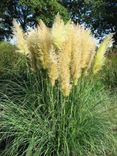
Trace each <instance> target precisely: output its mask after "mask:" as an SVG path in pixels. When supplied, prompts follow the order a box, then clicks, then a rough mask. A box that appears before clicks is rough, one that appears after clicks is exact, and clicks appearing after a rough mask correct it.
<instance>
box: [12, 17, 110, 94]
mask: <svg viewBox="0 0 117 156" xmlns="http://www.w3.org/2000/svg"><path fill="white" fill-rule="evenodd" d="M14 26H15V29H14V30H15V31H14V34H15V35H16V38H17V41H18V42H17V45H16V46H17V48H18V49H19V50H20V51H22V53H24V54H26V55H27V52H28V56H29V59H30V64H31V68H32V70H33V71H38V70H41V69H43V70H45V71H46V72H47V74H48V79H49V81H50V83H51V85H52V86H54V85H55V84H56V83H55V82H57V83H59V84H60V91H61V92H62V93H63V95H64V96H68V95H69V94H70V91H71V89H72V87H73V86H74V85H77V84H78V80H79V78H80V77H81V76H82V75H83V74H89V73H90V72H91V71H92V70H91V69H92V67H93V73H94V74H95V73H97V72H98V71H99V70H100V69H101V67H102V65H103V63H104V59H105V57H104V54H105V51H106V49H107V47H108V45H109V43H110V42H111V41H112V34H111V35H109V36H108V37H107V38H106V39H105V40H104V41H103V42H102V44H101V46H100V48H99V49H98V51H97V53H96V41H95V38H94V36H93V35H92V33H91V31H90V29H86V28H84V27H83V26H81V25H79V24H77V25H75V24H74V23H73V22H71V21H68V22H67V23H66V24H65V23H64V21H63V20H62V19H61V17H60V15H59V14H57V16H56V17H55V20H54V23H53V26H52V28H48V27H47V26H46V25H45V23H44V22H43V21H42V20H40V22H39V24H38V26H37V28H35V29H31V30H30V31H28V32H27V35H25V34H24V33H23V31H22V29H21V28H20V26H19V25H18V24H17V23H14ZM95 55H96V56H95ZM93 65H94V66H93Z"/></svg>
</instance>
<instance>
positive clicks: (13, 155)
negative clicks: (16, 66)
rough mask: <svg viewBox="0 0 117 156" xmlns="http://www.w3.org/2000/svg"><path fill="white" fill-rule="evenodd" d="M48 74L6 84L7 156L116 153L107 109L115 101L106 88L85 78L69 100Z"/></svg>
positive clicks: (4, 135)
mask: <svg viewBox="0 0 117 156" xmlns="http://www.w3.org/2000/svg"><path fill="white" fill-rule="evenodd" d="M43 74H45V73H40V74H39V73H38V74H37V75H34V74H29V75H28V76H25V78H24V76H23V78H21V77H19V78H18V79H15V80H12V81H9V80H8V81H6V80H4V81H5V82H4V83H5V84H6V88H5V90H3V88H2V90H1V91H0V92H1V99H0V102H1V110H2V112H1V117H0V118H1V122H0V127H1V129H0V131H1V142H2V143H3V142H4V143H5V144H6V145H5V147H4V150H3V151H2V155H4V156H24V155H25V156H43V155H46V156H55V155H56V156H84V155H86V156H89V155H95V156H96V155H108V154H110V152H111V151H113V152H114V138H113V132H112V125H111V122H110V121H109V114H108V111H107V110H108V108H109V105H110V100H109V98H108V93H107V92H106V91H105V88H104V87H103V86H102V84H101V83H100V82H97V81H95V80H93V79H91V78H88V79H87V78H85V79H84V78H83V79H82V78H81V80H79V81H80V82H79V85H78V86H75V87H74V89H73V91H72V92H71V94H70V96H69V97H63V95H62V94H61V92H60V90H59V89H58V88H59V85H58V84H57V85H56V87H53V88H52V87H51V85H50V84H49V82H48V80H47V79H46V78H45V79H44V78H43ZM2 84H3V81H2ZM3 91H5V92H3ZM110 149H111V150H110ZM113 155H114V153H113Z"/></svg>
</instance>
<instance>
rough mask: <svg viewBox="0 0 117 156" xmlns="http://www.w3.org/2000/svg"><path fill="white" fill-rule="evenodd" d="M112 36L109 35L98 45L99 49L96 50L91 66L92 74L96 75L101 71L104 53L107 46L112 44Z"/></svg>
mask: <svg viewBox="0 0 117 156" xmlns="http://www.w3.org/2000/svg"><path fill="white" fill-rule="evenodd" d="M112 37H113V34H109V35H108V36H107V37H106V38H105V39H104V40H103V41H102V43H101V44H100V47H99V48H98V50H97V54H96V56H95V62H94V66H93V73H94V74H96V73H97V72H98V71H100V70H101V68H102V66H103V65H104V63H105V59H106V58H105V53H106V51H107V49H108V47H109V45H110V44H111V43H112V42H113V40H112Z"/></svg>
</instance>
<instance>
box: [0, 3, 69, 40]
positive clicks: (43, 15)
mask: <svg viewBox="0 0 117 156" xmlns="http://www.w3.org/2000/svg"><path fill="white" fill-rule="evenodd" d="M0 6H1V7H0V20H1V23H0V39H3V38H4V37H9V35H10V34H11V32H12V29H11V28H12V21H13V18H15V19H17V21H18V22H19V23H20V24H21V26H22V28H23V30H24V31H25V30H27V28H28V27H34V26H35V25H36V24H37V23H38V21H39V19H42V20H43V21H44V22H45V23H46V24H47V25H48V26H51V24H52V21H53V18H54V17H55V15H56V14H57V13H58V12H59V13H60V14H61V16H63V18H64V20H66V19H68V12H67V9H65V7H64V6H62V5H61V3H60V1H58V0H46V1H45V0H5V1H4V2H3V1H1V2H0Z"/></svg>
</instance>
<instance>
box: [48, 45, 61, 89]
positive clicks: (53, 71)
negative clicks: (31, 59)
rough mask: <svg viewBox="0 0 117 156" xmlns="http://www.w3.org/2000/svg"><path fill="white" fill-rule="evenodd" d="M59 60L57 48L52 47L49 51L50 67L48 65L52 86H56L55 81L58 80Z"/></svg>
mask: <svg viewBox="0 0 117 156" xmlns="http://www.w3.org/2000/svg"><path fill="white" fill-rule="evenodd" d="M58 75H59V74H58V58H57V55H56V53H55V48H54V46H53V45H52V46H51V49H50V51H49V65H48V76H49V79H50V82H51V84H52V86H54V85H55V81H56V80H57V79H58Z"/></svg>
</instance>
